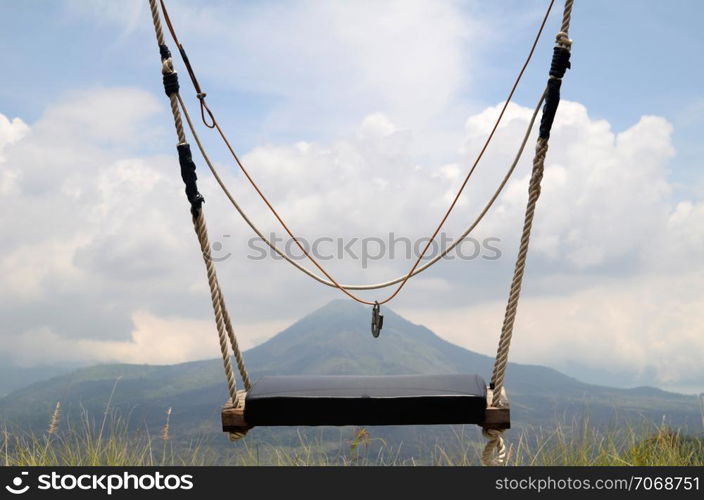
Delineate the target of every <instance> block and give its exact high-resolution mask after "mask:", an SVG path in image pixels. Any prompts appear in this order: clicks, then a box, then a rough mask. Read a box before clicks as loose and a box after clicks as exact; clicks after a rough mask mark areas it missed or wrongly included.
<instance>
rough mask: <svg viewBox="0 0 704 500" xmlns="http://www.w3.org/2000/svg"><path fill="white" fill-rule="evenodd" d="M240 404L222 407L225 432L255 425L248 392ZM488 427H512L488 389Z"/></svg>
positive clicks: (507, 411) (240, 393) (507, 413)
mask: <svg viewBox="0 0 704 500" xmlns="http://www.w3.org/2000/svg"><path fill="white" fill-rule="evenodd" d="M237 394H238V396H239V398H238V405H237V406H233V404H232V400H229V401H228V402H227V403H226V404H225V406H224V407H223V409H222V429H223V431H225V432H245V431H247V430H249V429H251V428H252V427H253V426H252V425H250V424H249V423H247V421H246V419H245V404H246V397H247V393H246V392H245V391H238V393H237ZM478 425H479V426H481V427H484V428H486V429H498V430H505V429H509V428H510V427H511V410H510V408H509V406H508V404H507V403H506V404H504V405H502V406H501V407H497V406H494V405H493V392H492V391H491V389H487V408H486V412H485V417H484V421H483V422H481V423H478Z"/></svg>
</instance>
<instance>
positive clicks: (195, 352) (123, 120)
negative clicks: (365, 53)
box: [0, 89, 704, 384]
mask: <svg viewBox="0 0 704 500" xmlns="http://www.w3.org/2000/svg"><path fill="white" fill-rule="evenodd" d="M135 102H136V103H137V104H134V103H135ZM157 103H158V101H156V98H155V97H152V96H149V95H148V94H146V93H144V92H141V91H137V90H132V89H102V90H96V91H94V92H85V93H83V94H76V95H73V96H70V97H69V98H68V99H67V100H66V101H64V102H62V103H58V104H57V105H55V106H54V107H52V109H50V110H48V111H47V113H45V115H44V116H43V117H41V118H40V119H39V120H38V121H37V122H36V123H34V124H33V125H32V126H31V130H27V126H25V125H12V126H7V125H5V126H4V127H3V126H2V124H7V123H13V124H14V123H19V124H21V123H22V122H21V121H18V120H13V121H12V122H10V121H9V120H7V118H5V117H4V116H0V132H1V135H0V144H3V145H4V153H3V156H4V160H2V161H3V163H2V169H3V172H7V171H12V172H15V174H14V177H13V180H12V181H11V184H10V185H11V186H12V189H5V190H2V191H0V193H1V194H0V199H2V201H3V204H5V205H6V206H10V205H11V206H13V207H14V208H15V212H14V213H15V214H21V217H16V216H12V215H11V214H10V213H8V212H3V213H0V230H2V233H3V235H8V236H7V237H6V238H4V239H3V241H2V242H0V249H1V250H2V252H1V253H0V273H1V275H2V282H3V285H4V287H3V290H2V291H0V293H1V294H2V297H3V305H2V306H0V308H1V309H0V314H2V315H3V317H4V318H6V319H5V322H4V324H3V327H2V331H0V336H2V337H4V338H5V339H8V338H11V339H12V340H11V341H5V342H4V343H3V345H5V346H6V347H5V349H8V350H9V351H10V352H11V353H12V354H13V356H15V357H16V358H17V359H21V360H24V362H26V363H31V362H41V361H42V358H41V357H37V354H36V353H35V352H34V351H33V350H32V347H33V346H35V345H37V342H41V343H43V344H44V345H48V346H52V349H51V352H52V357H56V356H57V355H58V356H62V355H63V356H66V357H69V358H71V359H82V360H83V359H94V360H96V361H97V360H110V361H113V360H123V361H134V362H175V361H181V360H186V359H194V358H198V357H208V356H213V357H215V356H217V346H216V344H215V343H214V339H215V333H214V331H213V328H212V327H211V325H210V321H211V320H210V318H209V314H210V312H209V304H208V297H207V288H206V284H205V279H204V277H203V269H202V262H201V260H200V256H199V253H198V249H197V248H196V244H195V239H194V236H193V234H192V229H191V227H190V221H189V218H188V213H187V207H186V206H185V201H184V199H183V193H182V189H183V188H182V185H181V181H180V179H179V177H178V173H177V169H176V167H175V164H174V162H175V160H174V158H173V155H171V153H170V152H169V154H170V156H169V157H161V156H159V157H153V156H146V155H141V156H139V155H137V153H136V152H137V151H138V150H139V149H140V148H141V147H142V146H143V145H144V143H145V141H148V140H149V138H150V137H156V138H160V137H161V135H162V133H163V132H164V131H163V130H162V128H167V126H168V125H169V124H168V121H167V122H165V123H164V124H163V127H157V129H156V131H155V132H153V133H151V135H150V134H148V133H146V132H145V131H146V130H148V129H149V128H150V127H149V126H150V125H153V123H152V122H153V114H154V113H155V111H157V110H158V109H163V108H161V107H160V106H159V105H158V104H157ZM90 110H94V111H96V112H90ZM496 112H497V108H496V107H492V108H489V109H487V110H485V111H483V112H481V113H479V114H477V115H476V116H473V117H470V118H469V119H468V120H467V127H466V140H465V143H464V146H463V155H462V157H461V158H455V160H456V161H453V162H452V163H451V164H447V163H439V164H437V165H435V164H427V163H425V162H422V161H419V160H418V159H417V158H416V157H415V156H414V155H413V154H411V153H410V151H411V150H412V145H413V143H414V141H415V138H414V135H413V130H411V129H408V128H402V127H399V126H398V125H396V124H395V123H394V121H393V120H391V119H390V118H389V117H388V116H387V115H384V114H379V113H375V114H371V115H368V116H367V117H366V118H364V119H363V120H360V126H359V128H358V130H357V131H356V132H355V133H354V134H352V135H351V136H349V138H347V139H339V140H336V141H332V142H311V141H309V142H299V143H293V144H277V145H266V146H260V147H258V148H255V149H254V150H252V151H251V152H249V153H248V154H246V155H244V156H243V158H244V160H245V162H246V163H247V164H248V166H249V168H250V169H251V171H252V172H253V173H254V175H255V177H256V178H257V180H258V181H259V182H260V183H261V185H262V186H263V187H264V188H265V190H266V192H267V194H268V195H270V196H271V198H272V200H273V202H274V204H275V205H276V206H277V208H278V209H279V210H280V212H281V213H282V214H284V216H285V217H286V218H287V219H288V220H289V221H290V222H291V226H292V227H293V228H294V230H296V231H300V234H301V235H303V236H305V237H306V238H313V237H316V236H321V235H329V236H332V237H337V236H341V237H346V238H350V237H359V236H364V235H376V236H378V235H385V234H386V233H387V232H388V231H389V230H392V231H394V232H395V233H396V234H397V235H399V236H410V237H413V238H417V237H420V236H425V235H427V234H428V233H429V232H430V230H432V228H433V227H434V224H435V223H436V221H437V220H438V218H439V216H440V215H441V214H442V213H443V211H444V209H445V208H446V207H447V202H448V196H449V195H451V193H453V192H454V189H456V188H457V186H458V184H459V182H460V181H461V178H462V177H463V173H464V172H465V170H466V168H467V167H468V164H469V159H470V158H471V155H472V153H473V152H475V151H476V149H477V148H478V144H479V143H480V141H481V139H482V138H483V137H484V134H485V133H486V129H487V126H489V124H490V122H491V117H492V116H493V115H495V113H496ZM529 116H530V110H528V109H526V108H522V107H520V106H518V105H512V106H510V107H509V110H508V112H507V121H506V124H505V125H504V126H503V127H502V128H501V129H500V130H499V133H498V134H497V137H496V143H495V144H494V145H492V148H491V149H490V151H489V153H488V155H487V157H486V159H485V163H483V164H482V165H481V166H480V168H479V170H478V171H477V175H476V178H475V179H474V180H473V182H472V184H471V185H470V187H469V191H468V193H467V195H466V196H465V197H464V198H463V203H462V205H461V206H460V207H459V209H458V212H457V214H456V215H455V216H454V217H453V218H452V219H451V221H450V222H449V226H448V233H449V234H457V233H458V232H459V230H460V229H462V228H463V227H464V226H465V225H466V224H467V223H468V221H470V220H471V219H472V217H473V215H474V214H476V212H477V209H478V208H479V207H480V206H481V205H483V203H484V202H485V200H486V198H487V197H488V195H489V194H490V192H491V191H492V190H493V187H494V186H495V185H496V182H497V181H498V179H499V178H500V177H501V175H502V173H503V169H504V168H505V167H506V165H507V163H508V161H509V160H510V158H511V156H512V152H513V151H514V149H515V147H516V146H517V143H518V141H519V140H520V137H519V135H520V132H521V128H522V127H524V126H525V124H526V123H527V120H528V118H529ZM106 117H109V119H106ZM161 118H163V119H164V120H165V119H166V115H164V116H163V117H161ZM162 121H163V120H162ZM160 123H161V122H160ZM15 127H19V128H15ZM23 127H24V128H23ZM58 127H61V130H60V135H61V137H60V139H61V140H60V141H59V140H57V137H56V136H55V135H53V134H51V133H50V131H52V130H55V129H56V128H58ZM168 131H169V132H171V131H170V130H168ZM671 135H672V127H671V126H670V125H669V124H668V123H667V122H666V121H664V120H663V119H661V118H657V117H644V118H642V119H641V120H640V121H639V122H638V123H636V124H635V125H634V126H633V127H631V128H629V129H628V130H625V131H623V132H620V133H614V132H612V131H611V129H610V126H609V124H608V123H607V122H605V121H602V120H592V119H591V118H590V117H589V116H588V114H587V111H586V109H585V108H584V106H582V105H580V104H577V103H571V102H563V103H562V105H561V107H560V110H559V114H558V119H557V121H556V126H555V130H554V132H553V137H552V139H551V148H550V151H549V155H548V161H547V169H546V176H545V183H544V187H543V196H542V198H541V200H540V205H539V210H538V215H537V220H536V227H535V238H534V243H535V245H534V251H533V252H532V253H531V258H530V263H529V275H528V277H527V281H526V286H525V289H524V290H525V297H524V301H523V303H522V304H521V309H520V313H519V318H518V323H517V336H516V350H515V352H516V359H519V360H522V361H531V362H544V363H547V364H559V363H562V362H563V361H564V360H565V359H572V358H570V356H574V357H575V358H574V359H578V360H581V361H583V362H588V363H591V364H594V365H597V366H604V367H605V368H613V369H619V370H631V371H633V372H634V373H636V374H637V373H639V372H642V371H644V370H649V369H650V368H651V367H654V368H655V370H656V374H657V377H658V380H659V381H661V382H662V383H668V384H669V383H674V382H676V381H677V380H678V378H684V377H696V376H699V377H700V378H701V376H702V375H704V372H702V369H701V368H700V367H699V365H698V359H699V356H698V353H699V352H701V349H702V347H704V346H702V345H701V338H704V336H702V335H701V333H702V332H701V327H699V326H698V325H700V324H701V319H702V318H701V314H700V311H702V310H704V308H703V307H702V305H703V304H702V302H703V301H704V298H703V297H702V295H701V292H700V289H701V287H699V286H697V284H698V283H700V282H701V277H702V274H703V273H704V266H702V264H703V263H704V259H702V254H701V252H702V235H703V234H704V202H703V201H702V200H684V201H680V202H679V203H674V202H673V201H672V199H671V191H672V188H671V185H670V184H669V182H668V175H669V170H668V169H669V162H670V160H671V157H672V154H673V148H672V144H671ZM16 137H17V139H16ZM20 137H21V138H20ZM62 144H65V145H62ZM68 144H70V147H69V146H68ZM528 154H530V153H528ZM198 163H199V165H200V166H201V170H200V171H201V172H203V170H202V163H201V162H198ZM529 166H530V159H529V158H526V159H524V161H523V162H522V163H521V166H520V168H519V171H518V172H517V177H516V178H515V180H514V181H512V182H511V183H510V185H509V186H508V188H507V191H506V193H505V194H504V195H503V196H502V197H501V198H500V200H499V203H498V205H497V207H496V212H495V213H493V214H492V215H491V216H490V217H489V218H488V219H487V221H486V224H484V225H483V226H482V228H481V232H480V234H483V235H484V236H487V235H496V236H499V237H501V238H502V240H503V242H502V244H501V248H502V252H503V258H502V259H500V260H499V261H495V262H486V261H481V260H476V261H473V262H452V263H442V264H439V266H438V267H437V268H436V269H435V270H434V271H431V272H429V273H428V274H427V275H422V276H421V277H420V278H418V279H417V280H416V281H415V282H411V283H410V284H409V287H408V289H407V290H406V291H404V293H403V294H402V296H401V298H400V300H399V302H398V303H396V304H397V307H398V308H399V309H400V310H401V311H402V312H404V313H406V312H407V313H408V315H409V316H410V318H411V319H414V320H418V321H422V322H423V323H425V324H427V326H429V327H431V328H433V329H437V330H439V331H440V332H441V333H443V334H444V335H445V336H447V337H448V338H450V339H451V340H455V341H458V342H461V343H462V344H463V345H465V346H467V347H469V348H473V349H478V350H481V351H483V352H487V353H491V352H493V350H494V346H495V345H494V342H495V341H496V339H497V335H498V330H499V326H500V321H501V311H502V309H503V304H502V301H503V298H504V295H505V293H506V289H507V287H508V278H509V277H510V273H511V271H512V265H513V263H512V260H513V254H514V251H515V250H514V248H515V242H516V235H517V233H518V232H519V230H520V223H521V220H522V211H523V208H524V204H525V200H526V185H527V172H528V169H529ZM223 171H224V172H226V173H225V177H226V181H227V182H228V184H229V185H230V186H231V187H232V189H233V191H234V192H235V194H236V196H237V197H238V199H239V200H240V201H241V202H242V204H243V205H244V206H245V207H247V209H248V211H250V212H251V214H252V216H253V218H254V219H255V220H256V221H257V222H259V223H260V224H262V225H263V226H264V227H266V228H267V229H274V228H276V226H275V224H273V222H272V221H271V218H270V216H269V215H268V214H267V212H266V210H265V208H264V207H263V206H262V204H261V203H260V202H259V201H257V199H256V196H255V195H254V194H252V192H251V189H249V188H248V187H247V186H246V185H245V184H243V179H242V177H241V176H239V175H237V174H236V173H235V171H234V170H231V169H230V167H229V166H228V167H227V168H224V169H223ZM201 186H202V190H203V192H204V193H205V195H206V199H207V203H206V210H207V214H208V219H209V223H210V229H211V240H212V241H221V242H223V243H224V244H226V245H225V248H224V250H223V252H225V251H226V252H230V253H232V254H233V255H232V258H231V259H229V260H227V261H225V262H224V263H222V264H220V265H219V268H220V271H221V275H222V277H221V282H222V283H223V286H224V288H225V293H226V296H227V297H228V298H229V299H230V301H231V303H232V304H233V311H232V312H233V315H234V317H235V323H236V325H237V328H238V332H239V333H240V336H241V337H242V343H243V344H244V345H245V346H247V345H252V344H253V343H254V342H255V341H257V340H260V339H261V338H263V337H265V336H266V335H268V334H272V333H275V331H276V329H277V328H279V327H280V326H283V325H284V324H286V322H288V321H289V320H291V319H295V318H296V317H298V316H299V315H301V314H302V313H304V312H307V311H308V310H309V309H311V308H313V307H315V306H317V305H319V304H320V303H321V302H323V301H325V300H328V299H330V298H332V297H335V296H336V293H335V292H334V291H332V290H322V289H321V288H319V287H318V286H317V285H315V284H313V283H311V282H309V281H307V279H306V278H304V277H301V276H299V274H297V271H294V270H289V269H288V268H287V267H286V266H285V265H284V264H282V263H280V262H272V261H270V260H267V261H252V260H250V259H247V258H246V256H247V253H248V249H247V248H246V245H244V244H243V243H242V242H243V241H245V240H246V238H248V237H249V236H250V233H249V231H248V229H247V228H245V227H244V226H243V224H241V223H240V221H239V220H238V219H236V215H234V214H233V212H232V209H231V208H230V207H229V206H228V205H227V204H226V202H225V201H224V200H223V197H222V195H221V194H220V193H218V191H217V189H216V186H215V185H214V184H213V182H212V179H210V178H209V176H207V175H205V174H204V173H203V174H201ZM233 217H235V218H234V219H233ZM226 234H227V235H230V236H229V237H226V236H224V235H226ZM326 265H327V266H329V267H330V268H331V270H333V271H334V272H335V274H336V275H337V276H340V278H341V279H344V280H349V281H355V282H360V281H377V280H382V279H387V278H389V277H391V276H395V275H397V274H400V273H401V272H403V271H404V270H406V269H407V266H408V265H409V261H407V260H401V261H399V260H398V259H397V260H395V261H391V260H388V259H387V260H382V261H378V262H376V261H375V262H372V263H371V265H370V267H369V269H362V266H361V263H360V262H359V261H352V260H349V259H347V260H345V261H343V262H333V261H330V262H326ZM414 283H415V284H414ZM292 289H295V290H297V294H296V301H295V303H294V302H293V301H291V299H290V290H292ZM380 295H381V294H375V295H373V297H375V298H377V297H379V296H380ZM468 303H471V304H473V305H472V307H470V308H468V309H466V312H462V313H459V312H457V311H459V309H458V308H459V307H460V305H462V307H466V305H467V304H468ZM272 304H277V306H276V307H275V306H273V305H272ZM392 307H393V306H392ZM262 318H265V319H264V320H262ZM467 325H469V326H467ZM464 332H469V337H468V338H467V340H466V341H465V340H461V339H464V338H465V337H464V336H463V335H460V333H464ZM208 336H210V337H208ZM174 338H177V340H178V341H177V342H174V341H173V339H174ZM204 338H211V339H212V340H213V342H212V343H204V342H203V339H204ZM162 340H163V341H164V344H165V345H166V344H169V345H171V344H174V345H177V346H178V347H173V346H170V347H164V348H163V349H162V348H157V346H158V345H161V343H162ZM167 340H168V342H167Z"/></svg>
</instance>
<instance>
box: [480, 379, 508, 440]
mask: <svg viewBox="0 0 704 500" xmlns="http://www.w3.org/2000/svg"><path fill="white" fill-rule="evenodd" d="M486 404H487V407H486V413H485V414H484V423H482V424H479V425H481V426H482V427H483V428H485V429H497V430H505V429H510V428H511V408H510V407H509V404H508V401H506V402H505V403H504V404H503V405H502V406H501V407H497V406H494V391H493V390H491V388H487V390H486Z"/></svg>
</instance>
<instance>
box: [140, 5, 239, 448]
mask: <svg viewBox="0 0 704 500" xmlns="http://www.w3.org/2000/svg"><path fill="white" fill-rule="evenodd" d="M149 7H150V10H151V14H152V21H153V23H154V31H155V34H156V39H157V43H158V44H159V48H160V50H162V58H163V60H162V74H163V75H165V77H166V76H175V71H174V67H173V61H172V59H171V57H170V55H169V54H168V50H165V47H166V45H165V43H164V34H163V31H162V27H161V19H160V17H159V10H158V8H157V4H156V0H149ZM165 86H166V78H165ZM176 88H178V87H176ZM168 96H169V101H170V103H171V113H172V115H173V119H174V126H175V128H176V135H177V136H178V145H179V147H180V146H184V145H187V144H188V143H187V141H186V135H185V132H184V129H183V121H182V120H181V111H180V105H179V94H178V91H177V90H175V91H171V92H168ZM192 215H193V228H194V230H195V233H196V235H197V237H198V242H199V244H200V248H201V253H202V255H203V261H204V263H205V268H206V273H207V277H208V285H209V288H210V298H211V302H212V307H213V313H214V316H215V326H216V328H217V331H218V340H219V345H220V352H221V354H222V361H223V367H224V369H225V378H226V380H227V389H228V393H229V395H230V398H231V400H232V404H233V405H235V406H236V405H238V404H239V403H240V401H239V399H240V394H239V393H238V392H237V382H236V380H235V376H234V373H233V370H232V361H231V359H230V354H229V349H230V347H231V348H232V350H233V352H234V355H235V359H236V362H237V367H238V369H239V372H240V375H241V377H242V381H243V383H244V386H245V388H246V389H247V390H249V388H250V387H251V381H250V379H249V375H248V373H247V370H246V368H245V366H244V359H243V357H242V353H241V351H240V349H239V346H238V344H237V339H236V337H235V333H234V329H233V328H232V322H231V320H230V315H229V313H228V311H227V307H226V306H225V300H224V297H223V294H222V290H221V288H220V283H219V282H218V277H217V272H216V270H215V265H214V263H213V259H212V255H211V251H210V241H209V239H208V228H207V226H206V223H205V215H204V213H203V210H202V207H200V206H199V207H198V208H197V209H192ZM228 342H229V345H228ZM243 435H244V433H236V434H235V435H234V436H232V437H235V438H238V437H242V436H243Z"/></svg>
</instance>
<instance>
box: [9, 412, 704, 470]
mask: <svg viewBox="0 0 704 500" xmlns="http://www.w3.org/2000/svg"><path fill="white" fill-rule="evenodd" d="M171 424H172V423H171V412H170V411H169V412H167V414H166V415H165V421H164V426H163V428H162V429H161V432H160V433H159V434H158V435H151V434H149V433H148V432H146V431H130V427H129V425H128V422H127V421H126V420H125V419H122V418H120V417H118V416H116V415H115V414H113V413H111V412H110V411H108V410H106V411H105V413H104V414H103V415H102V416H101V418H100V419H98V420H94V419H91V418H90V417H89V416H88V415H87V414H85V412H84V414H83V416H82V418H81V419H80V422H77V423H73V424H70V425H69V424H68V423H63V422H61V411H60V407H59V405H57V407H56V410H55V411H54V414H53V415H52V416H51V418H50V419H49V422H48V425H47V430H46V432H44V433H42V434H41V435H37V434H33V433H24V432H22V431H19V430H12V431H11V430H9V429H7V428H5V429H4V430H2V431H0V453H1V460H2V463H3V464H4V465H17V466H32V465H44V466H59V465H69V466H70V465H89V466H91V465H92V466H97V465H113V466H126V465H143V466H165V465H177V466H178V465H182V466H189V465H193V466H197V465H294V466H306V465H349V466H352V465H450V466H453V465H478V464H479V456H480V453H481V449H482V446H483V442H482V441H481V439H480V434H479V432H476V433H475V432H469V431H466V430H460V431H458V432H457V433H456V435H455V436H454V439H451V440H449V442H447V441H445V442H442V443H437V444H436V445H435V446H429V447H427V448H426V449H425V450H423V451H422V452H420V453H417V454H416V455H418V456H417V457H416V456H415V455H414V458H403V457H404V456H407V455H404V454H402V453H401V451H402V450H401V448H400V446H399V447H393V446H390V445H388V444H387V443H386V442H385V441H384V440H382V439H380V438H376V437H374V435H373V432H374V431H373V429H371V430H370V429H364V428H360V429H356V431H355V433H354V434H353V436H352V438H349V437H348V438H344V437H343V434H342V433H341V434H340V436H341V437H340V440H339V441H338V442H330V440H329V439H323V437H322V435H321V437H320V438H319V439H316V438H310V437H304V436H303V435H302V434H300V433H299V435H298V438H299V439H298V442H297V443H294V444H293V445H291V444H289V445H288V446H286V447H282V446H275V445H272V444H267V443H259V442H257V441H256V440H252V439H245V440H244V441H242V442H241V443H240V444H239V445H238V446H233V447H232V448H230V449H228V450H227V451H226V452H223V451H222V449H218V448H217V447H213V446H209V443H208V441H207V439H206V438H203V439H202V440H196V441H192V442H187V443H184V442H182V441H180V440H179V441H178V442H175V441H174V440H173V438H172V436H171V435H170V431H171ZM507 443H508V457H509V458H508V465H589V466H600V465H617V466H619V465H703V464H704V439H702V438H700V437H698V438H695V437H688V436H684V435H681V434H680V433H679V432H677V431H674V430H672V429H670V428H668V427H667V426H666V425H664V424H662V425H659V426H658V425H653V424H652V423H649V422H646V421H644V422H643V423H642V424H640V425H634V424H632V423H631V424H623V425H620V426H615V427H614V428H613V429H611V430H606V431H603V430H598V429H596V428H594V427H593V426H591V425H590V424H589V422H588V421H583V422H574V423H571V424H569V425H566V424H560V425H555V427H554V428H550V429H530V430H524V431H523V432H522V433H517V432H515V431H513V432H511V433H509V434H508V435H507Z"/></svg>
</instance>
